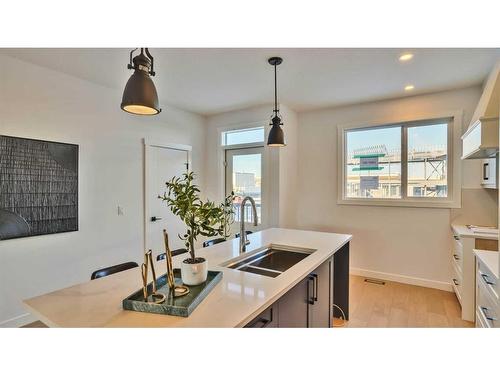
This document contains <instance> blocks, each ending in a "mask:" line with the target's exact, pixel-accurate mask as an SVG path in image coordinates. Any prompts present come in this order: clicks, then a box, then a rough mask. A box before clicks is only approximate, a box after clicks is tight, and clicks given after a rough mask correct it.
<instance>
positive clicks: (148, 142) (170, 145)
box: [143, 138, 193, 252]
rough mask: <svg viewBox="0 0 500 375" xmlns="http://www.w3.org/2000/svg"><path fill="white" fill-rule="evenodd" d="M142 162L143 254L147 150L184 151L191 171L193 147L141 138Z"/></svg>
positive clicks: (147, 187)
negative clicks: (155, 148) (156, 148)
mask: <svg viewBox="0 0 500 375" xmlns="http://www.w3.org/2000/svg"><path fill="white" fill-rule="evenodd" d="M143 144H144V147H143V160H144V170H143V189H144V193H143V210H144V218H143V221H144V223H143V245H144V249H143V251H144V252H145V251H146V249H148V238H147V237H148V235H147V233H148V228H147V226H148V219H149V217H150V215H149V204H148V197H147V194H148V191H149V185H148V181H149V164H148V160H149V153H148V149H149V148H150V147H159V148H168V149H171V150H179V151H186V152H187V163H188V169H187V170H188V171H190V170H191V163H192V159H191V157H192V155H191V154H192V150H193V147H192V146H189V145H183V144H178V143H169V142H162V141H161V140H160V141H158V139H157V138H155V139H154V140H153V139H152V138H143Z"/></svg>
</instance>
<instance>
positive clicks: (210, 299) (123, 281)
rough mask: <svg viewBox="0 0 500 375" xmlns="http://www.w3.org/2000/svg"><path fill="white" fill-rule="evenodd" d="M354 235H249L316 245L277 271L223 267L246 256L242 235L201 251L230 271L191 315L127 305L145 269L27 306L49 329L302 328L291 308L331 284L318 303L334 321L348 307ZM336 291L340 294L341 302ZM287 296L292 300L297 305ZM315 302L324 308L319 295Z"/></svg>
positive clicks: (261, 242) (260, 242)
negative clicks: (320, 277) (276, 273)
mask: <svg viewBox="0 0 500 375" xmlns="http://www.w3.org/2000/svg"><path fill="white" fill-rule="evenodd" d="M351 238H352V236H351V235H349V234H335V233H324V232H313V231H300V230H292V229H279V228H271V229H267V230H264V231H261V232H256V233H254V234H251V235H249V236H248V239H249V240H250V244H249V245H248V246H247V251H246V252H247V253H252V252H254V251H256V250H258V249H261V248H264V247H266V246H269V245H271V244H273V245H281V246H288V247H297V248H307V249H311V250H312V253H311V254H310V255H308V256H307V257H305V258H304V259H302V260H301V261H300V262H299V263H297V264H295V265H294V266H292V267H291V268H289V269H287V270H286V271H285V272H283V273H282V274H280V275H279V276H278V277H269V276H264V275H259V274H255V273H250V272H243V271H240V270H236V269H231V268H227V267H224V266H221V265H223V264H225V263H227V262H228V261H230V260H231V259H233V258H236V257H238V256H240V254H239V239H233V240H228V241H226V242H223V243H220V244H217V245H214V246H210V247H207V248H204V249H198V250H197V256H200V257H204V258H206V259H207V261H208V265H209V269H210V270H218V271H222V272H223V277H222V281H221V282H220V283H219V284H218V285H217V286H216V287H215V288H214V289H213V290H212V292H211V293H210V294H209V295H208V296H207V297H206V298H205V299H204V300H203V301H202V302H201V304H200V305H199V306H198V307H197V308H196V309H195V310H194V311H193V313H192V314H191V315H190V316H189V317H187V318H182V317H177V316H169V315H160V314H148V313H142V312H135V311H125V310H123V309H122V300H123V299H124V298H126V297H127V296H128V295H130V294H131V293H133V292H135V291H137V290H138V289H140V288H141V286H142V284H141V273H140V268H134V269H130V270H127V271H124V272H120V273H117V274H114V275H111V276H108V277H104V278H100V279H96V280H93V281H89V282H85V283H82V284H78V285H74V286H71V287H68V288H64V289H61V290H57V291H54V292H51V293H48V294H45V295H42V296H38V297H34V298H31V299H28V300H25V301H24V305H25V307H26V308H27V309H28V311H29V312H31V313H32V314H33V315H34V316H35V317H36V318H38V319H39V320H41V321H42V322H43V323H45V324H46V325H48V326H49V327H245V326H255V327H257V326H259V322H260V323H261V324H260V326H267V325H269V323H270V322H271V321H272V323H273V324H271V325H270V326H295V323H297V321H298V320H299V321H300V319H302V318H301V317H300V316H299V317H289V316H287V315H286V311H289V312H292V313H294V312H296V311H301V307H300V306H303V305H304V304H306V305H309V304H310V303H311V304H312V305H314V304H315V301H314V298H315V297H317V295H318V291H320V290H321V288H323V289H325V288H326V291H327V292H328V293H329V295H330V297H331V298H330V300H328V301H327V302H326V304H325V301H323V303H322V304H321V305H319V306H323V307H322V310H321V312H320V313H321V314H323V315H325V314H327V315H329V316H327V319H328V322H331V317H332V314H333V313H332V306H333V303H335V304H336V305H339V306H341V307H342V308H343V309H344V310H347V302H346V301H348V258H349V255H348V251H349V241H350V240H351ZM153 251H154V253H155V255H156V254H158V253H159V252H161V251H159V250H158V249H153ZM337 253H338V255H341V253H342V255H341V256H340V257H339V263H338V264H335V262H336V260H335V259H336V254H337ZM186 257H187V254H183V255H179V256H176V257H174V267H179V265H180V262H181V261H182V260H183V259H184V258H186ZM340 262H342V264H340ZM346 262H347V263H346ZM322 268H325V269H326V268H328V273H326V274H327V275H329V276H328V278H329V280H328V282H327V283H325V282H324V278H323V284H320V282H318V280H317V278H318V276H317V274H316V277H315V276H314V274H311V273H314V272H316V270H320V272H323V271H321V269H322ZM156 272H157V274H158V275H160V274H164V273H165V272H166V264H165V261H159V262H157V263H156ZM337 276H338V277H337ZM346 276H347V277H346ZM315 278H316V280H314V279H315ZM309 281H310V283H311V284H312V288H313V291H312V292H311V293H312V294H311V296H310V298H312V302H310V300H309V296H308V299H307V300H305V298H304V296H303V294H302V291H305V293H309V292H310V288H309V284H310V283H309ZM302 284H304V288H302ZM321 285H323V287H321ZM326 291H325V293H326ZM336 295H338V300H337V298H336ZM316 299H317V298H316ZM287 301H292V303H291V304H290V303H288V302H287ZM280 303H281V308H280ZM294 303H295V307H294ZM315 306H318V301H316V305H315ZM279 308H280V310H281V315H280V318H281V317H283V319H281V320H283V321H286V320H287V319H289V318H290V319H292V318H293V319H294V321H292V322H291V323H290V324H287V323H283V324H281V325H278V323H277V322H278V318H277V314H276V313H273V311H276V310H277V309H279ZM325 309H328V310H325ZM304 311H306V310H304ZM266 313H270V317H269V318H262V317H261V316H262V314H266ZM313 313H314V312H313ZM313 313H311V312H310V309H309V308H308V309H307V317H305V319H307V321H306V323H305V324H306V326H311V323H309V322H311V319H314V316H311V315H314V314H313ZM273 314H274V315H273ZM297 319H298V320H297ZM323 320H324V319H323ZM328 322H326V320H325V322H322V323H321V324H320V325H312V326H329V323H328ZM297 326H301V325H300V324H298V325H297Z"/></svg>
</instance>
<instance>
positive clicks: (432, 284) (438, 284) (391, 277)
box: [350, 268, 453, 292]
mask: <svg viewBox="0 0 500 375" xmlns="http://www.w3.org/2000/svg"><path fill="white" fill-rule="evenodd" d="M350 273H351V274H353V275H358V276H364V277H372V278H374V279H381V280H386V281H395V282H398V283H403V284H410V285H417V286H424V287H426V288H433V289H440V290H446V291H447V292H452V291H453V289H452V287H451V283H445V282H443V281H435V280H428V279H420V278H418V277H411V276H404V275H398V274H394V273H385V272H378V271H371V270H365V269H362V268H350Z"/></svg>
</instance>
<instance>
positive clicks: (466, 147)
mask: <svg viewBox="0 0 500 375" xmlns="http://www.w3.org/2000/svg"><path fill="white" fill-rule="evenodd" d="M499 109H500V63H497V65H496V66H495V68H494V69H493V70H492V72H491V73H490V75H489V77H488V80H487V81H486V85H485V86H484V91H483V94H482V95H481V98H480V99H479V103H478V105H477V108H476V110H475V111H474V115H473V116H472V121H471V124H470V126H469V128H468V129H467V131H466V132H465V134H464V135H463V136H462V146H463V147H462V159H484V158H489V157H494V156H495V154H496V153H497V152H498V127H499V122H498V112H499Z"/></svg>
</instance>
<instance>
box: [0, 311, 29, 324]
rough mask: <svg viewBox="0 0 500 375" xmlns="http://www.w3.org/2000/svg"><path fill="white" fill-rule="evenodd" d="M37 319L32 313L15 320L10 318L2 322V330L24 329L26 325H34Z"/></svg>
mask: <svg viewBox="0 0 500 375" xmlns="http://www.w3.org/2000/svg"><path fill="white" fill-rule="evenodd" d="M34 321H36V319H35V318H34V317H33V315H31V314H30V313H25V314H22V315H19V316H16V317H14V318H10V319H7V320H4V321H3V322H0V327H1V328H16V327H22V326H24V325H26V324H29V323H33V322H34Z"/></svg>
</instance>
